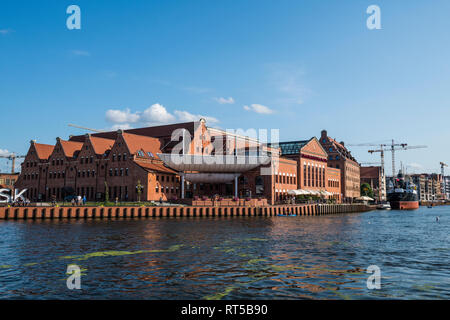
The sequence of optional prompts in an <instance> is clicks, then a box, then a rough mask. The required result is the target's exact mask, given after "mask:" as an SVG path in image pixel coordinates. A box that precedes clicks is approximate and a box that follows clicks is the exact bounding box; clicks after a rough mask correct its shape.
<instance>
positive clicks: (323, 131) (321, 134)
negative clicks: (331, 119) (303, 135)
mask: <svg viewBox="0 0 450 320" xmlns="http://www.w3.org/2000/svg"><path fill="white" fill-rule="evenodd" d="M327 135H328V133H327V130H325V129H324V130H322V132H321V133H320V137H321V138H322V139H323V138H326V137H327Z"/></svg>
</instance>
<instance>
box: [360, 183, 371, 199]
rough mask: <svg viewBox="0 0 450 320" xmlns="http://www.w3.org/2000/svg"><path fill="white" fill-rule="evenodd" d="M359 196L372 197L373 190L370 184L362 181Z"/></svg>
mask: <svg viewBox="0 0 450 320" xmlns="http://www.w3.org/2000/svg"><path fill="white" fill-rule="evenodd" d="M361 196H366V197H371V198H373V196H374V194H373V190H372V187H371V186H370V184H368V183H363V184H362V185H361Z"/></svg>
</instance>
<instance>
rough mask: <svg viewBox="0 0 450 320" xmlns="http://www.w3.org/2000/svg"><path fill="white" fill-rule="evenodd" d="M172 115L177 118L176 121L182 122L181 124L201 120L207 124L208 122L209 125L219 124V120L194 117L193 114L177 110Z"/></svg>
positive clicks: (199, 116)
mask: <svg viewBox="0 0 450 320" xmlns="http://www.w3.org/2000/svg"><path fill="white" fill-rule="evenodd" d="M174 113H175V115H176V116H177V118H178V120H179V121H182V122H191V121H198V120H200V119H201V118H203V119H205V120H206V121H207V122H210V123H217V122H219V120H218V119H216V118H214V117H208V116H202V115H195V114H192V113H189V112H187V111H178V110H176V111H175V112H174Z"/></svg>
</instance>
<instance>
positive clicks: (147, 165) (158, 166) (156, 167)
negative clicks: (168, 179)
mask: <svg viewBox="0 0 450 320" xmlns="http://www.w3.org/2000/svg"><path fill="white" fill-rule="evenodd" d="M134 163H136V164H137V165H138V166H140V167H142V168H144V169H146V170H149V171H158V172H166V173H174V174H176V173H177V172H176V171H174V170H172V169H170V168H168V167H166V166H164V164H163V163H151V162H144V161H135V162H134Z"/></svg>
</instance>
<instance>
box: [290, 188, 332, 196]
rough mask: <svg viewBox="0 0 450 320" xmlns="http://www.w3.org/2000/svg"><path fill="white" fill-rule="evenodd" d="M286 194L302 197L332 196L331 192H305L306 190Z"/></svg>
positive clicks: (291, 191)
mask: <svg viewBox="0 0 450 320" xmlns="http://www.w3.org/2000/svg"><path fill="white" fill-rule="evenodd" d="M288 194H290V195H295V196H302V195H316V196H318V195H323V196H332V195H333V194H332V193H331V192H328V191H325V190H320V191H317V190H307V189H298V190H289V191H288Z"/></svg>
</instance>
